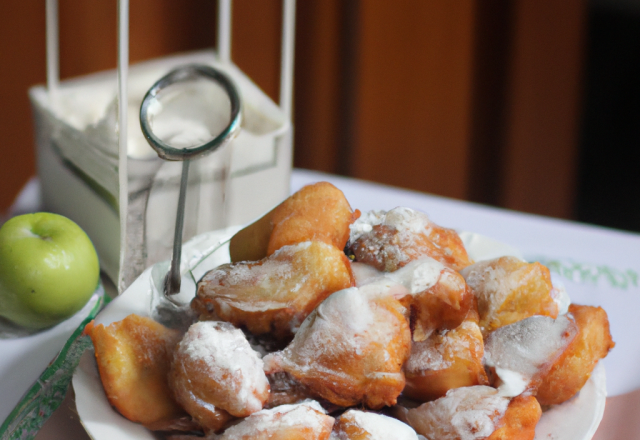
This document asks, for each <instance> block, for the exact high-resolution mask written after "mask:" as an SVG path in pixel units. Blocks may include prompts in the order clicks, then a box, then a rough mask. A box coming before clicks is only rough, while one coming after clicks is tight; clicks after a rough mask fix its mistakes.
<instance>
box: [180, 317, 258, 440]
mask: <svg viewBox="0 0 640 440" xmlns="http://www.w3.org/2000/svg"><path fill="white" fill-rule="evenodd" d="M262 367H263V363H262V360H261V359H260V358H259V356H258V354H257V353H256V352H254V351H253V350H252V349H251V346H250V345H249V342H247V340H246V338H245V336H244V334H243V333H242V331H240V330H238V329H236V328H234V327H233V326H232V325H231V324H229V323H227V322H210V321H202V322H197V323H195V324H193V325H192V326H191V327H190V328H189V330H188V331H187V333H186V334H185V336H184V337H183V338H182V340H181V341H180V343H179V344H178V347H177V349H176V350H175V353H174V356H173V361H172V363H171V369H170V371H169V386H170V387H171V389H172V390H173V393H174V395H175V397H176V400H177V401H178V402H179V403H180V404H181V405H182V406H183V407H184V409H185V410H187V412H188V413H189V414H191V415H192V416H193V417H194V418H195V419H196V420H198V421H199V422H200V423H201V424H202V425H203V426H205V427H207V428H209V429H212V430H214V431H217V430H219V429H220V428H221V427H222V426H221V423H222V422H224V421H226V420H229V419H230V418H231V417H226V415H225V414H224V412H225V411H226V412H227V413H230V414H231V415H233V416H235V417H246V416H248V415H250V414H252V413H254V412H256V411H260V410H261V409H262V407H263V405H264V404H265V402H266V401H267V399H268V398H269V383H268V381H267V377H266V376H265V374H264V371H263V368H262Z"/></svg>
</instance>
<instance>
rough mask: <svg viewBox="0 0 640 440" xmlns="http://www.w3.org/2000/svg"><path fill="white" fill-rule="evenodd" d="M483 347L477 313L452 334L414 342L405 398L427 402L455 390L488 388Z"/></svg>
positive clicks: (470, 313)
mask: <svg viewBox="0 0 640 440" xmlns="http://www.w3.org/2000/svg"><path fill="white" fill-rule="evenodd" d="M483 354H484V344H483V340H482V333H481V332H480V328H479V327H478V318H477V313H476V312H475V311H473V310H472V311H470V312H469V316H468V317H467V318H466V319H465V320H464V321H463V322H462V324H460V326H458V327H457V328H455V329H453V330H440V331H438V332H436V333H433V334H432V335H431V336H430V337H429V338H428V339H426V340H425V341H422V342H413V344H412V345H411V356H410V357H409V360H408V361H407V363H406V364H405V366H404V369H405V377H406V380H407V384H406V386H405V389H404V391H403V395H405V396H407V397H409V398H412V399H415V400H418V401H423V402H424V401H428V400H433V399H437V398H439V397H442V396H444V395H445V394H446V393H447V391H449V390H450V389H453V388H459V387H465V386H473V385H488V384H489V381H488V378H487V375H486V373H485V371H484V366H483V365H482V358H483Z"/></svg>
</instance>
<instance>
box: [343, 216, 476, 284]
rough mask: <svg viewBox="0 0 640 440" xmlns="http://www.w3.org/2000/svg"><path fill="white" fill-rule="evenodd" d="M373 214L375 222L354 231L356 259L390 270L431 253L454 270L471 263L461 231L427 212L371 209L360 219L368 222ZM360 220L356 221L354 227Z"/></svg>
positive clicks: (353, 242)
mask: <svg viewBox="0 0 640 440" xmlns="http://www.w3.org/2000/svg"><path fill="white" fill-rule="evenodd" d="M370 217H373V219H372V220H370V222H371V223H373V224H372V225H366V228H363V229H362V232H358V233H356V234H354V233H352V242H350V244H349V251H350V252H351V253H352V254H353V255H354V256H355V259H356V261H359V262H362V263H366V264H369V265H370V266H373V267H375V268H376V269H378V270H381V271H386V272H393V271H395V270H398V269H399V268H401V267H402V266H405V265H406V264H408V263H409V262H411V261H414V260H417V259H420V258H423V257H431V258H433V259H434V260H437V261H439V262H441V263H442V264H444V265H445V266H447V267H449V268H451V269H453V270H460V269H462V268H464V267H466V266H468V265H469V264H470V261H469V256H468V255H467V251H466V249H465V248H464V244H463V243H462V240H461V239H460V237H459V236H458V233H457V232H456V231H454V230H453V229H447V228H443V227H441V226H438V225H436V224H435V223H433V222H432V221H430V220H429V218H428V217H427V215H426V214H423V213H421V212H418V211H414V210H413V209H409V208H395V209H392V210H391V211H389V212H386V213H383V212H379V213H376V212H374V213H369V214H367V215H366V216H363V217H362V219H361V220H362V221H361V222H360V223H366V221H367V218H370ZM360 223H359V222H356V224H355V225H354V227H358V226H360Z"/></svg>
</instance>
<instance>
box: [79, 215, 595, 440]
mask: <svg viewBox="0 0 640 440" xmlns="http://www.w3.org/2000/svg"><path fill="white" fill-rule="evenodd" d="M238 229H239V228H237V227H232V228H228V229H226V230H223V231H215V232H210V233H207V234H203V235H200V236H198V237H195V238H194V239H192V240H190V241H189V242H188V243H186V244H185V245H184V248H183V261H185V262H186V263H185V264H184V265H183V267H182V272H183V283H182V291H181V295H184V296H189V295H191V296H193V295H194V294H195V285H194V284H193V281H192V280H191V277H190V276H189V275H188V270H189V268H192V267H193V266H194V264H195V263H197V262H199V261H201V260H203V256H205V255H207V254H209V253H210V252H211V251H212V250H214V249H217V250H216V251H215V252H214V253H213V254H211V255H210V256H209V257H208V258H206V259H204V260H203V261H202V262H201V263H200V264H198V266H197V268H196V269H195V270H194V271H193V272H194V278H195V279H199V278H200V277H201V276H202V275H203V274H204V272H206V271H207V270H209V269H211V268H213V267H215V266H217V265H219V264H223V263H225V262H228V261H229V253H228V245H223V246H220V244H221V243H223V242H225V241H226V240H227V239H228V238H230V237H231V235H232V234H233V233H235V232H236V231H237V230H238ZM460 235H461V237H462V239H463V241H464V243H465V246H466V247H467V251H468V252H469V256H470V258H472V259H473V260H475V261H480V260H485V259H489V258H495V257H498V256H502V255H512V256H516V257H519V258H522V255H521V254H520V252H518V251H517V250H516V249H515V248H513V247H511V246H508V245H505V244H503V243H500V242H497V241H495V240H493V239H490V238H487V237H483V236H481V235H479V234H474V233H469V232H462V233H460ZM166 268H167V263H158V264H157V265H155V266H154V267H151V268H149V269H147V270H145V271H144V272H143V273H142V275H140V277H139V278H138V279H137V280H136V281H135V282H134V283H133V284H132V285H131V286H130V287H129V288H128V289H127V290H126V291H125V292H124V293H123V294H122V295H120V296H119V297H118V298H116V299H115V300H113V301H112V302H111V303H110V304H109V305H108V306H107V307H106V308H105V309H104V310H103V311H102V312H101V313H100V314H99V315H98V317H97V318H96V322H97V323H102V324H105V325H106V324H110V323H111V322H114V321H119V320H121V319H124V318H125V317H126V316H127V315H129V314H131V313H137V314H139V315H145V316H149V315H150V313H151V307H152V304H153V297H154V283H155V284H156V285H157V283H158V281H157V279H156V281H154V278H157V277H158V276H159V275H162V274H164V273H166ZM154 269H155V271H154ZM73 388H74V391H75V394H76V406H77V409H78V414H79V415H80V421H81V423H82V424H83V425H84V427H85V429H86V430H87V433H88V434H89V435H90V436H91V437H92V438H93V439H94V440H113V439H114V438H117V439H121V440H143V439H145V440H146V439H148V440H154V439H155V438H156V437H155V436H154V435H153V434H152V433H151V432H150V431H148V430H147V429H145V428H144V427H142V426H141V425H139V424H136V423H133V422H130V421H128V420H127V419H125V418H124V417H122V416H121V415H119V414H118V413H117V412H116V411H115V410H114V409H113V408H111V406H110V405H109V402H108V400H107V398H106V395H105V393H104V390H103V388H102V383H101V382H100V376H99V375H98V369H97V366H96V363H95V357H94V354H93V351H92V350H89V351H87V352H86V353H85V354H84V355H83V357H82V359H81V361H80V365H79V366H78V368H77V370H76V373H75V374H74V376H73ZM605 400H606V380H605V373H604V367H603V366H602V364H599V365H598V366H597V367H596V369H595V370H594V372H593V374H592V375H591V378H590V379H589V381H588V382H587V384H586V385H585V386H584V388H583V389H582V391H580V393H579V394H578V395H577V396H575V397H574V398H572V399H571V400H570V401H567V402H565V403H563V404H561V405H558V406H557V407H554V408H552V409H550V410H548V411H546V412H545V413H544V414H543V415H542V418H541V419H540V422H539V423H538V426H537V427H536V439H537V440H542V439H544V440H549V439H553V440H590V439H591V437H592V436H593V434H594V433H595V431H596V429H597V427H598V425H599V424H600V421H601V420H602V416H603V414H604V406H605Z"/></svg>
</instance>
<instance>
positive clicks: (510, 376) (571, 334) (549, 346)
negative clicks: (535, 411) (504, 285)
mask: <svg viewBox="0 0 640 440" xmlns="http://www.w3.org/2000/svg"><path fill="white" fill-rule="evenodd" d="M577 332H578V327H577V325H576V323H575V321H574V320H573V318H572V317H571V316H567V315H562V316H559V317H558V318H557V319H555V320H554V319H552V318H549V317H548V316H532V317H530V318H526V319H523V320H522V321H518V322H515V323H513V324H510V325H507V326H504V327H500V328H499V329H497V330H495V331H494V332H493V333H491V334H490V335H489V336H488V337H487V338H486V340H485V354H484V361H485V365H486V366H487V367H491V368H493V369H494V370H495V373H496V375H497V376H498V378H499V379H500V380H499V381H497V383H495V385H498V386H499V391H500V392H501V394H503V395H506V396H517V395H518V394H521V393H522V392H524V391H525V390H533V391H535V389H537V387H538V385H539V382H540V380H541V378H542V376H543V375H544V374H545V373H546V372H547V371H548V369H549V368H550V367H551V365H552V364H553V362H554V361H555V360H556V359H557V358H558V357H559V356H560V355H561V354H562V352H563V351H564V350H565V349H566V348H567V346H568V345H569V343H570V342H571V341H572V340H573V339H574V338H575V336H576V334H577Z"/></svg>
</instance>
